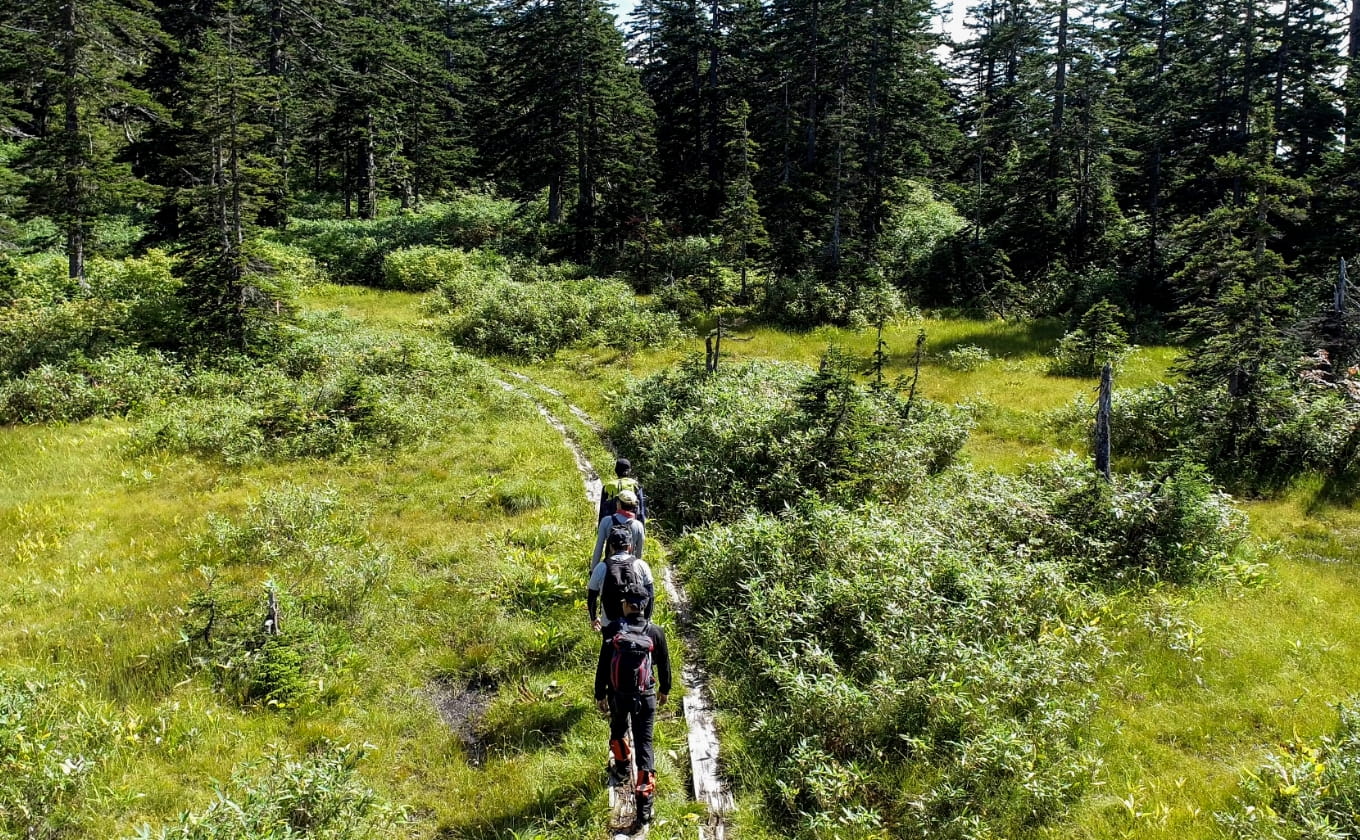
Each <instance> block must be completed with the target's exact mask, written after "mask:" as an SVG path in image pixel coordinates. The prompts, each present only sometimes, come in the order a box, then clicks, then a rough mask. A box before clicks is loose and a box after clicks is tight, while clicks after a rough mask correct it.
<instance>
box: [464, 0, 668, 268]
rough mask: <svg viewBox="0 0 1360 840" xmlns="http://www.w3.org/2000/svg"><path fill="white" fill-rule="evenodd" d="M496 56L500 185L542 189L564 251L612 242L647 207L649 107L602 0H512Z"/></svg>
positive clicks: (646, 213) (651, 150)
mask: <svg viewBox="0 0 1360 840" xmlns="http://www.w3.org/2000/svg"><path fill="white" fill-rule="evenodd" d="M501 16H502V22H501V23H500V26H499V33H498V38H497V42H496V49H495V55H494V67H495V72H496V74H497V76H498V77H499V80H500V85H501V88H500V94H499V98H500V101H501V102H502V103H504V104H505V107H503V108H502V109H501V113H500V120H499V124H498V125H497V126H496V136H495V138H494V141H493V144H492V149H491V151H490V154H492V155H494V157H495V161H496V164H497V169H498V171H499V172H500V174H501V175H502V176H503V177H504V178H505V179H506V183H507V186H509V187H510V188H511V189H513V190H515V191H516V192H518V193H519V194H520V195H522V196H525V197H529V196H533V195H536V194H538V193H539V192H540V191H542V190H544V189H546V190H547V198H548V219H549V221H550V222H552V223H554V224H565V225H566V228H567V229H568V232H569V237H570V245H569V248H568V250H569V251H570V253H571V254H572V255H573V256H574V257H575V258H576V259H578V260H591V259H593V258H594V257H595V256H597V252H598V251H599V249H600V248H602V247H603V248H608V249H610V250H617V249H618V248H620V247H621V246H622V244H623V242H624V240H625V239H626V238H627V237H628V236H629V235H630V232H631V231H632V229H633V228H634V226H636V225H638V224H640V223H642V222H643V221H645V220H646V219H647V218H649V217H650V216H651V214H652V208H651V205H652V200H653V197H652V176H651V173H652V167H653V165H654V164H653V160H654V154H655V139H654V134H653V121H654V119H655V116H654V114H653V112H652V108H651V105H650V103H649V102H648V100H647V96H646V94H645V93H644V92H643V91H642V88H641V85H640V83H639V80H638V75H637V72H636V71H635V70H634V69H633V68H631V67H628V66H627V65H626V64H625V62H624V57H625V56H624V49H623V39H622V36H621V34H620V33H619V31H618V30H617V29H616V28H615V27H614V23H613V17H612V16H611V15H610V14H609V12H607V11H606V10H605V9H604V7H603V6H602V5H601V3H600V0H513V2H511V3H510V4H508V5H507V6H505V7H504V8H503V9H502V10H501Z"/></svg>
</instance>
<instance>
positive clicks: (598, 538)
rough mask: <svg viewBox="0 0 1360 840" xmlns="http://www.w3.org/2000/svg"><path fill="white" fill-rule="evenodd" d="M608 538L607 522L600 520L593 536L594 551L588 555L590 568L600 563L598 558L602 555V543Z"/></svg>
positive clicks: (606, 520)
mask: <svg viewBox="0 0 1360 840" xmlns="http://www.w3.org/2000/svg"><path fill="white" fill-rule="evenodd" d="M608 536H609V520H608V519H602V520H600V527H599V528H598V529H597V531H596V534H595V551H594V553H593V554H591V555H590V568H592V569H593V568H595V566H596V564H598V563H599V562H600V557H601V556H602V555H603V554H604V541H605V538H606V537H608Z"/></svg>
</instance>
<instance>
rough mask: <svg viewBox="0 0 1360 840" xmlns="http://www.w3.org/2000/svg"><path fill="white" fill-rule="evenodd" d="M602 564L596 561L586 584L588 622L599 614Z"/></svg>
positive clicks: (593, 621)
mask: <svg viewBox="0 0 1360 840" xmlns="http://www.w3.org/2000/svg"><path fill="white" fill-rule="evenodd" d="M604 574H605V569H604V566H603V565H602V564H600V563H596V564H595V565H594V567H592V568H591V570H590V582H589V583H587V584H586V609H587V610H589V611H590V622H591V624H594V623H595V620H596V618H597V617H598V615H599V612H598V605H599V602H600V590H602V589H604Z"/></svg>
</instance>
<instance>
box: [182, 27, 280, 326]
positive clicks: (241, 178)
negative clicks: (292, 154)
mask: <svg viewBox="0 0 1360 840" xmlns="http://www.w3.org/2000/svg"><path fill="white" fill-rule="evenodd" d="M207 21H208V26H207V27H206V29H205V30H204V32H203V34H202V38H201V43H200V46H199V48H198V49H196V50H194V51H192V52H191V53H190V54H189V56H188V60H189V64H188V68H187V69H188V72H187V74H186V85H187V92H188V94H189V96H187V97H186V99H185V102H184V107H183V109H182V111H181V113H180V114H179V117H180V123H181V126H182V127H183V129H184V130H185V133H186V135H187V138H188V139H187V142H186V146H185V149H184V155H183V157H182V159H181V161H180V165H182V166H183V167H184V168H185V169H186V170H187V171H188V172H190V173H191V174H192V177H193V180H192V182H191V183H190V185H189V186H187V187H186V188H183V189H181V190H180V191H179V192H178V194H177V195H176V201H177V202H178V203H179V204H180V206H181V209H180V214H181V218H182V219H183V221H184V244H183V247H182V248H181V251H180V262H179V264H178V266H177V267H176V271H177V273H178V274H179V275H180V276H181V277H183V279H184V286H183V287H182V293H181V295H182V298H183V300H184V302H185V309H186V311H187V314H188V324H187V326H188V334H187V340H188V343H189V344H190V345H191V346H194V347H196V348H198V349H209V348H216V347H220V346H223V345H225V346H226V347H230V348H232V349H234V350H237V351H239V352H259V351H261V350H262V349H264V348H265V347H267V346H268V345H269V344H270V343H271V342H272V341H273V340H274V338H275V335H274V333H275V329H276V327H277V325H278V324H279V323H280V322H281V321H283V320H285V319H286V317H287V316H288V315H289V314H291V312H290V306H291V302H289V301H286V300H284V299H283V298H282V296H280V295H278V294H276V293H274V292H273V291H272V290H271V289H272V286H273V283H272V281H271V279H270V278H269V267H268V266H267V265H265V264H263V263H261V262H260V261H258V260H257V259H256V258H254V257H252V253H251V251H252V247H251V246H252V244H253V240H254V236H255V229H256V221H255V220H256V218H257V216H258V212H259V208H260V206H261V205H262V203H263V201H264V200H265V198H266V196H267V194H268V193H269V191H270V188H271V187H272V186H273V184H274V183H275V181H276V179H277V178H278V170H277V167H276V165H275V161H274V160H273V158H272V157H271V156H270V155H269V138H270V127H269V124H268V119H269V109H270V107H271V105H272V103H273V102H275V101H276V97H275V94H274V92H273V91H272V90H271V89H270V85H271V80H270V79H269V77H268V75H267V73H266V71H265V69H264V68H263V67H261V66H260V64H259V62H258V60H257V55H256V54H252V51H251V49H250V47H251V44H250V43H249V41H248V38H247V34H248V30H247V27H246V25H245V22H244V21H243V19H242V18H241V16H240V15H239V13H238V6H237V0H218V1H217V2H216V3H214V6H213V7H212V8H211V9H210V11H209V13H208V17H207Z"/></svg>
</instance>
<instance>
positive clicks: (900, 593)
mask: <svg viewBox="0 0 1360 840" xmlns="http://www.w3.org/2000/svg"><path fill="white" fill-rule="evenodd" d="M1012 501H1014V499H1013V500H1012ZM677 558H678V561H679V563H680V566H681V568H682V569H683V570H684V572H685V575H686V579H687V581H688V586H689V589H690V594H691V595H692V597H693V598H694V602H695V606H696V607H697V608H698V611H699V612H700V613H701V614H703V615H705V616H707V617H706V618H704V619H702V620H701V622H700V633H701V636H702V639H703V643H704V649H705V650H706V652H707V656H706V661H708V662H709V664H710V667H712V668H714V669H715V670H716V673H717V675H718V677H719V679H718V680H717V682H716V684H715V691H716V692H717V694H718V698H719V702H720V704H721V705H723V706H724V707H725V708H727V709H730V710H732V711H733V712H735V713H736V714H737V715H739V716H740V717H741V718H742V719H743V720H745V721H749V735H748V736H747V737H746V739H745V742H744V750H743V751H742V758H741V763H740V766H739V767H737V768H736V771H737V773H738V775H739V776H740V778H741V781H742V783H743V784H745V785H747V786H749V787H750V788H752V789H754V790H755V791H757V792H758V793H759V795H760V797H761V799H762V800H763V802H764V805H765V808H766V810H767V811H768V813H769V815H770V816H771V818H772V819H774V820H775V821H776V822H777V823H778V824H779V825H780V826H781V827H782V828H783V829H784V830H785V831H786V832H787V833H786V835H785V836H795V837H823V836H833V835H834V836H847V837H851V836H855V837H858V836H866V837H867V836H900V837H951V838H953V837H958V838H962V837H1004V836H1017V835H1020V834H1024V833H1025V830H1026V829H1030V828H1032V827H1033V826H1035V825H1038V824H1041V823H1042V822H1044V821H1045V820H1046V819H1047V818H1049V817H1051V816H1052V815H1054V814H1055V813H1057V812H1059V811H1060V809H1061V808H1062V807H1063V806H1064V805H1065V803H1067V802H1068V801H1069V800H1070V799H1071V798H1072V797H1073V796H1074V795H1075V793H1076V792H1077V791H1079V790H1080V789H1081V788H1082V786H1083V785H1084V784H1085V782H1086V781H1087V780H1088V779H1089V777H1090V773H1091V761H1090V759H1089V758H1088V757H1087V756H1085V755H1084V754H1083V753H1082V752H1081V751H1080V750H1079V749H1078V746H1077V745H1078V738H1079V735H1080V732H1081V728H1082V726H1083V724H1084V723H1085V721H1086V720H1087V719H1088V717H1089V715H1090V713H1091V711H1092V709H1093V706H1094V702H1095V696H1094V694H1093V691H1092V663H1093V662H1094V661H1096V657H1097V656H1098V655H1099V653H1100V651H1101V650H1102V649H1103V647H1102V643H1101V637H1100V633H1099V631H1098V629H1097V626H1096V623H1095V621H1094V614H1095V605H1094V603H1093V602H1092V601H1091V600H1090V598H1089V596H1087V595H1085V594H1083V593H1082V591H1081V590H1080V589H1078V588H1077V587H1075V586H1073V585H1072V584H1071V583H1070V582H1069V580H1068V578H1067V575H1066V571H1065V569H1064V567H1063V565H1062V564H1061V563H1058V562H1054V561H1051V560H1041V559H1037V558H1034V557H1032V556H1030V555H1029V553H1028V552H1027V551H1026V550H1025V546H1024V545H1023V544H1017V543H1014V542H1009V541H1007V540H1005V539H1004V538H1002V537H1000V535H997V534H996V533H995V532H994V530H993V529H991V528H990V527H988V523H987V522H986V521H985V520H984V521H979V520H974V519H969V520H966V521H962V520H961V519H960V517H959V515H958V512H957V510H955V509H954V508H953V506H952V504H951V501H943V502H935V503H932V502H929V501H926V502H924V503H923V504H922V505H921V506H919V507H917V508H915V509H914V510H912V511H910V512H898V513H894V512H892V511H890V510H888V509H885V508H880V507H874V506H869V507H860V508H853V509H850V510H846V509H843V508H840V507H824V506H820V505H804V506H802V507H801V508H800V509H798V510H795V511H788V512H785V513H784V514H783V515H781V516H771V515H767V514H754V513H748V514H747V515H746V516H745V517H744V518H742V519H740V520H739V521H737V522H736V523H734V524H732V525H727V526H710V527H707V528H704V529H702V530H699V531H696V532H693V533H691V534H690V535H688V536H687V537H685V538H684V539H683V540H681V542H680V543H679V545H678V546H677ZM828 832H830V833H828Z"/></svg>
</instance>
